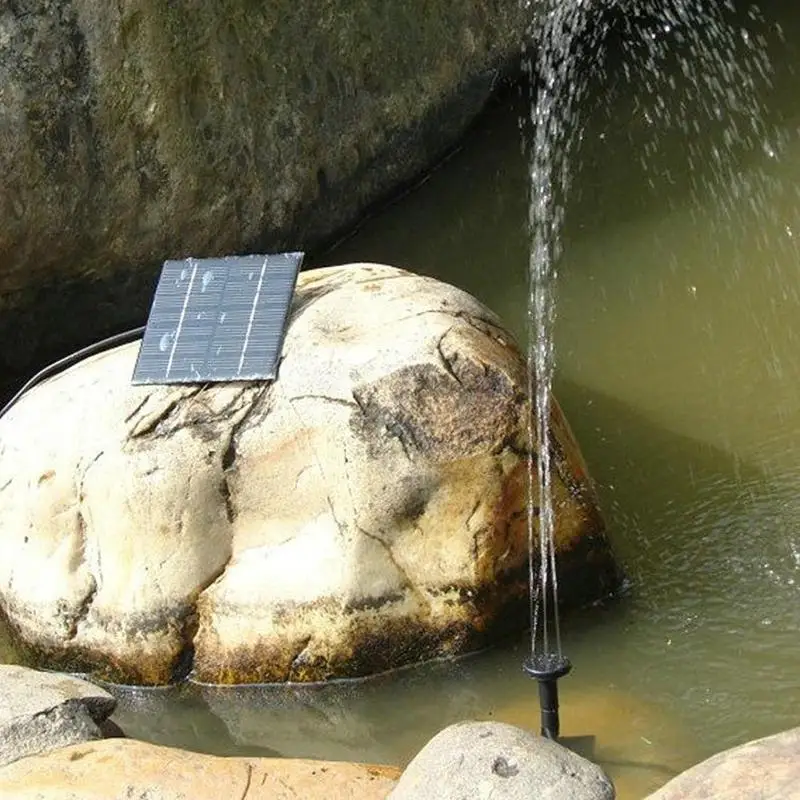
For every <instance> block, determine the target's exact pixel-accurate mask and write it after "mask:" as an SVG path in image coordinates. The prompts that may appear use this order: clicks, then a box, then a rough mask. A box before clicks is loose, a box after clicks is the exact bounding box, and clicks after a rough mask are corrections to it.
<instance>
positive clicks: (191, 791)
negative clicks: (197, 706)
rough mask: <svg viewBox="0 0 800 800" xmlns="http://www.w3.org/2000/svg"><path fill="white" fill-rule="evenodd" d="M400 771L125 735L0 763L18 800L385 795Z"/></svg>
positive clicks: (4, 783) (352, 799) (4, 790)
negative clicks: (225, 754) (216, 750)
mask: <svg viewBox="0 0 800 800" xmlns="http://www.w3.org/2000/svg"><path fill="white" fill-rule="evenodd" d="M398 775H399V770H397V769H395V768H393V767H384V766H372V765H369V764H347V763H337V762H325V761H302V760H297V761H291V760H284V759H274V758H220V757H218V756H210V755H205V754H202V753H191V752H188V751H186V750H178V749H175V748H171V747H159V746H157V745H152V744H146V743H145V742H137V741H134V740H129V739H115V740H106V741H101V742H91V743H86V744H81V745H74V746H72V747H66V748H64V749H62V750H57V751H56V752H53V753H50V754H48V755H45V756H38V757H31V758H26V759H23V760H22V761H17V762H16V763H15V764H11V765H10V766H7V767H5V768H0V797H4V798H5V797H8V798H12V797H13V798H15V800H27V799H28V798H29V799H30V800H34V799H35V800H108V798H110V797H115V798H117V797H118V798H122V797H126V798H128V797H130V798H133V797H137V798H147V800H177V798H192V800H221V798H242V800H294V798H299V797H302V798H309V800H315V798H319V800H338V798H342V800H345V798H347V800H383V798H385V797H386V795H387V794H388V792H389V791H390V790H391V788H392V787H393V786H394V784H395V780H396V778H397V776H398Z"/></svg>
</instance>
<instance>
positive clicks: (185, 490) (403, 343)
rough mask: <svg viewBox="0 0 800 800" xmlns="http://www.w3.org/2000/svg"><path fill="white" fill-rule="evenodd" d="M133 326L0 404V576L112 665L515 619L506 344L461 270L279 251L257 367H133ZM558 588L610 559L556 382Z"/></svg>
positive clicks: (138, 666)
mask: <svg viewBox="0 0 800 800" xmlns="http://www.w3.org/2000/svg"><path fill="white" fill-rule="evenodd" d="M137 349H138V345H132V346H127V347H123V348H119V349H117V350H115V351H112V352H109V353H106V354H103V355H100V356H96V357H94V358H92V359H89V360H87V361H86V362H84V363H83V364H81V365H78V366H76V367H74V368H73V369H71V370H69V371H68V372H66V373H63V374H62V375H60V376H58V377H56V378H54V379H52V380H50V381H48V382H47V383H46V384H45V385H42V386H40V387H37V388H36V389H34V390H33V391H32V392H31V393H30V394H29V395H27V396H26V397H25V398H24V399H23V400H22V401H21V402H20V403H19V404H18V405H17V406H15V407H14V408H13V409H12V410H11V412H10V413H9V414H8V415H6V416H5V417H4V418H2V419H0V498H2V503H0V602H2V604H3V608H4V610H5V612H6V614H7V616H8V618H9V620H10V622H11V624H12V625H14V627H15V628H16V629H17V631H18V632H19V633H20V635H21V638H22V639H23V640H25V641H27V642H28V643H29V644H31V645H33V646H34V647H35V649H36V650H37V651H38V652H40V653H41V654H43V655H44V656H45V657H47V658H48V659H49V663H54V661H55V662H57V661H58V660H59V659H76V660H77V661H79V662H80V663H82V664H89V665H95V666H97V665H99V666H101V667H103V668H104V669H105V671H106V673H107V674H108V675H109V676H112V677H116V679H117V680H121V681H122V682H142V683H164V682H168V681H170V680H171V679H172V678H174V677H176V676H179V675H182V674H185V673H186V671H187V670H188V669H189V668H190V666H192V664H191V663H190V659H191V658H192V657H193V669H194V676H195V677H196V678H197V679H198V680H200V681H203V682H211V683H239V682H270V681H287V680H291V681H317V680H325V679H328V678H333V677H356V676H362V675H368V674H373V673H376V672H380V671H383V670H387V669H390V668H394V667H398V666H401V665H404V664H409V663H413V662H417V661H422V660H425V659H429V658H432V657H439V656H447V655H452V654H457V653H463V652H467V651H469V650H472V649H476V648H479V647H482V646H485V645H486V644H488V643H490V642H492V641H494V640H495V639H496V638H497V637H499V636H501V635H503V634H505V633H507V632H509V631H510V630H518V629H521V628H523V627H525V626H526V624H527V619H528V617H527V599H526V597H527V533H526V490H527V480H526V455H525V453H526V425H525V417H526V413H527V409H528V406H527V403H526V400H525V386H526V380H525V364H524V360H523V358H522V355H521V354H520V351H519V349H518V348H517V346H516V345H515V343H514V342H513V340H512V338H511V337H510V335H509V334H508V333H507V332H506V331H505V330H504V329H503V328H502V326H501V325H500V323H499V321H498V320H497V319H496V318H495V317H494V316H493V315H492V314H491V313H490V312H489V311H488V310H487V309H486V308H485V307H483V306H482V305H480V304H479V303H478V302H477V301H475V300H474V299H473V298H472V297H470V296H469V295H467V294H466V293H464V292H462V291H460V290H458V289H455V288H453V287H451V286H448V285H446V284H443V283H440V282H438V281H435V280H432V279H429V278H423V277H419V276H416V275H413V274H411V273H407V272H403V271H401V270H396V269H394V268H391V267H384V266H376V265H350V266H345V267H336V268H329V269H324V270H317V271H314V272H311V273H304V274H303V275H301V277H300V281H299V285H298V291H297V294H296V298H295V305H294V308H293V311H292V315H291V320H290V325H289V329H288V332H287V338H286V342H285V347H284V353H283V360H282V363H281V367H280V375H279V379H278V381H277V382H276V383H274V384H262V383H259V384H245V385H241V384H229V385H211V386H182V387H174V386H173V387H155V388H154V387H132V386H130V375H131V371H132V368H133V362H134V359H135V357H136V353H137ZM552 429H553V433H554V444H553V456H554V458H553V462H554V464H555V470H556V476H555V479H554V487H555V495H556V505H557V509H558V514H557V519H558V527H557V531H556V538H557V548H558V550H559V552H560V566H561V567H562V578H561V587H562V589H561V596H562V598H563V599H564V600H565V602H566V603H568V604H569V603H572V604H575V603H579V602H585V601H587V600H591V599H594V598H596V597H598V596H600V595H603V594H605V593H607V592H608V591H609V590H610V589H611V588H612V587H613V585H614V581H615V579H616V577H617V572H616V569H615V566H614V562H613V559H612V557H611V554H610V550H609V548H608V543H607V541H606V539H605V535H604V528H603V522H602V519H601V517H600V515H599V512H598V510H597V505H596V501H595V497H594V493H593V490H592V487H591V484H590V482H589V479H588V477H587V476H586V472H585V467H584V465H583V463H582V460H581V457H580V453H579V452H578V449H577V445H576V443H575V441H574V439H573V437H572V435H571V433H570V431H569V428H568V427H567V425H566V422H565V420H564V419H563V417H562V415H561V413H560V411H559V410H558V408H557V407H556V408H555V409H554V412H553V417H552Z"/></svg>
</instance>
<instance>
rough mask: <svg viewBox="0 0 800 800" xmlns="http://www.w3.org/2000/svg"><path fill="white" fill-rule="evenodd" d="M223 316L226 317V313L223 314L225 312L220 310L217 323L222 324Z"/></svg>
mask: <svg viewBox="0 0 800 800" xmlns="http://www.w3.org/2000/svg"><path fill="white" fill-rule="evenodd" d="M225 317H226V314H225V312H224V311H223V312H222V313H221V314H220V315H219V324H220V325H222V323H223V322H225Z"/></svg>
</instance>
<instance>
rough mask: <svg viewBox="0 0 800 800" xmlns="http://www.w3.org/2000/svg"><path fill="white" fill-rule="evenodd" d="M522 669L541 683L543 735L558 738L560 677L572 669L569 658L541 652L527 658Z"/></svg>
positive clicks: (540, 707) (540, 698)
mask: <svg viewBox="0 0 800 800" xmlns="http://www.w3.org/2000/svg"><path fill="white" fill-rule="evenodd" d="M522 669H523V670H525V672H526V673H527V674H528V675H530V677H531V678H535V679H536V680H537V682H538V683H539V709H540V711H541V720H542V736H545V737H546V738H548V739H558V734H559V732H560V731H559V728H560V726H559V719H558V683H557V681H558V679H559V678H563V677H564V675H566V674H567V673H568V672H569V671H570V670H571V669H572V664H570V662H569V659H567V658H565V657H564V656H562V655H560V654H558V653H541V654H538V655H532V656H531V657H530V658H527V659H526V660H525V661H524V662H523V664H522Z"/></svg>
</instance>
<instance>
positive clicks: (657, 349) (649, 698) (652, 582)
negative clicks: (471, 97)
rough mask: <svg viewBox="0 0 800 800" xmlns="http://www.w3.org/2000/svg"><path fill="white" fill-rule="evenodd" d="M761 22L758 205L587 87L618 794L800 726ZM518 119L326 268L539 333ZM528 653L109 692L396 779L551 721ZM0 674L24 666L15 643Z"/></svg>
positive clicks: (491, 130) (138, 706) (623, 104)
mask: <svg viewBox="0 0 800 800" xmlns="http://www.w3.org/2000/svg"><path fill="white" fill-rule="evenodd" d="M762 9H763V13H764V17H765V19H766V20H768V21H770V20H771V21H774V22H779V23H780V26H781V27H782V30H783V36H779V35H778V34H777V32H776V31H775V27H774V25H768V26H767V27H770V29H771V31H772V33H771V35H770V39H769V42H768V47H769V50H770V56H771V59H772V61H773V64H774V67H775V69H776V78H775V86H774V89H773V90H772V91H771V92H769V93H768V94H766V95H765V96H764V100H765V103H766V105H767V107H768V109H769V114H770V120H769V121H770V124H772V125H774V126H775V127H776V129H777V130H778V131H779V132H780V134H781V136H779V137H777V138H776V139H775V140H774V141H769V142H765V143H764V147H763V148H762V149H760V150H759V151H758V153H752V152H749V153H746V152H742V153H741V154H740V155H739V157H738V159H739V160H738V161H735V162H733V164H732V166H733V170H734V172H736V173H738V175H739V177H740V183H739V185H740V186H747V187H748V190H747V191H740V192H739V194H738V196H737V195H735V194H732V193H730V192H725V191H722V190H720V189H719V187H717V188H716V189H712V188H711V185H712V184H711V178H712V175H711V170H710V167H709V172H708V174H707V175H706V174H704V173H703V165H702V164H697V163H696V164H695V165H694V168H693V169H692V170H691V171H690V170H689V169H687V167H686V165H685V157H684V156H685V150H686V146H687V145H686V142H685V141H684V140H683V138H682V134H681V132H676V131H672V132H670V131H659V132H658V133H659V143H660V147H659V150H658V152H657V153H655V154H654V153H653V151H652V142H653V130H652V128H651V126H648V125H647V124H645V123H644V122H643V121H642V118H641V109H640V108H638V107H637V104H636V103H635V102H634V100H633V97H632V95H630V88H629V87H628V86H627V85H622V84H619V85H617V84H616V83H615V82H614V80H613V72H612V74H611V76H610V78H611V79H610V80H609V76H606V78H605V79H604V80H603V81H600V80H598V81H597V85H596V86H594V87H593V88H592V90H591V91H590V93H589V95H588V98H589V99H588V101H587V102H589V105H590V106H591V111H590V113H589V116H588V120H587V125H586V131H585V135H584V137H583V143H582V146H581V148H580V152H579V158H578V164H577V171H576V175H575V178H574V184H573V188H574V192H573V194H572V195H571V197H570V200H569V203H568V207H567V220H566V228H565V239H564V244H565V249H564V257H563V261H562V263H561V267H560V279H559V286H558V311H557V314H558V319H557V327H556V339H555V343H556V359H557V374H556V396H557V398H558V400H559V402H560V403H561V405H562V407H563V408H564V410H565V412H566V414H567V417H568V419H569V420H570V422H571V424H572V427H573V429H574V431H575V434H576V436H577V439H578V441H579V442H580V444H581V448H582V450H583V453H584V455H585V456H586V459H587V461H588V463H589V467H590V471H591V473H592V475H593V477H594V479H595V481H596V482H597V484H598V487H599V491H600V497H601V502H602V506H603V510H604V512H605V515H606V519H607V522H608V527H609V532H610V536H611V540H612V542H613V545H614V548H615V550H616V552H617V554H618V556H619V559H620V561H621V563H622V564H623V566H624V568H625V570H626V571H627V574H628V575H629V578H630V587H629V590H628V591H627V592H626V593H625V595H624V596H623V597H621V598H619V599H618V600H617V601H616V602H614V603H613V604H611V605H607V606H603V607H597V608H593V609H588V610H586V611H584V612H580V613H578V614H573V615H570V616H569V617H567V619H566V620H564V621H563V624H562V635H563V642H564V645H563V646H564V652H565V654H566V655H568V656H569V657H570V659H571V660H572V662H573V664H574V670H573V673H572V674H571V675H570V676H569V677H568V678H566V679H564V680H563V681H562V682H561V693H562V709H563V710H562V729H563V731H564V733H565V734H566V735H568V736H573V735H582V734H590V735H594V736H595V737H596V738H595V741H594V746H593V748H592V750H591V753H592V754H593V756H594V757H595V758H596V759H597V760H598V761H599V762H600V763H601V764H603V766H604V767H606V769H607V770H608V771H609V773H610V774H611V775H612V776H613V777H614V778H615V780H616V781H617V782H618V786H619V790H620V793H619V796H620V797H623V798H625V797H629V798H636V797H641V796H643V795H644V794H646V793H647V792H648V791H651V790H652V789H654V788H655V787H657V786H658V785H660V784H662V783H663V782H665V781H666V780H667V779H668V778H669V777H670V776H671V775H673V774H675V773H676V772H677V771H679V770H680V769H682V768H685V767H686V766H688V765H689V764H691V763H693V762H695V761H698V760H700V759H702V758H704V757H706V756H708V755H710V754H712V753H713V752H716V751H718V750H720V749H723V748H726V747H729V746H732V745H734V744H737V743H740V742H743V741H746V740H748V739H751V738H754V737H757V736H762V735H767V734H770V733H773V732H777V731H779V730H782V729H786V728H789V727H793V726H796V725H798V724H800V669H798V664H800V492H798V488H800V347H799V346H798V345H800V252H798V243H800V195H799V194H798V188H797V187H800V128H799V127H798V126H800V93H798V92H797V91H796V88H795V86H794V72H795V69H796V68H797V67H798V66H800V51H798V49H797V47H796V46H795V45H794V44H793V43H794V42H800V7H794V8H792V7H791V4H787V3H779V2H770V3H765V4H762ZM674 102H680V99H679V98H674ZM519 111H520V109H519V108H518V107H517V104H516V101H513V100H509V101H506V102H504V103H503V104H501V105H500V106H498V107H497V108H495V109H494V110H493V111H492V112H490V113H489V114H487V115H486V117H485V118H484V119H483V120H482V122H481V124H480V125H479V126H478V127H477V129H476V130H475V131H474V132H473V134H472V135H471V136H470V137H469V138H468V139H467V141H466V142H465V144H464V147H463V148H462V149H461V150H460V151H459V152H458V153H456V154H455V155H454V156H453V157H452V158H450V159H449V160H448V161H447V163H446V164H445V165H444V166H442V167H441V168H440V169H439V170H437V171H436V172H435V173H433V174H432V175H431V176H430V177H429V178H428V180H427V181H426V182H425V183H424V184H423V185H422V186H420V187H419V188H417V189H416V190H415V191H414V192H413V193H410V194H409V195H407V196H406V197H404V198H403V199H402V200H400V201H399V202H397V203H395V204H394V205H393V206H392V207H391V208H389V209H387V210H385V211H384V212H382V213H381V214H379V215H376V216H375V217H373V218H372V219H370V220H368V221H367V222H366V223H365V224H364V225H363V226H362V227H361V228H360V230H359V231H358V232H357V233H356V235H355V236H353V237H352V238H350V239H348V240H347V241H345V242H344V243H342V244H340V245H339V246H338V247H337V248H336V249H335V250H334V251H332V252H329V253H327V254H325V256H324V257H321V258H319V259H318V260H317V263H319V264H323V263H325V264H330V263H341V262H345V261H354V260H364V261H379V262H386V263H391V264H395V265H397V266H403V267H407V268H409V269H412V270H414V271H417V272H421V273H425V274H429V275H433V276H435V277H437V278H440V279H443V280H446V281H449V282H451V283H454V284H456V285H458V286H461V287H462V288H464V289H466V290H468V291H470V292H472V293H473V294H475V295H476V296H477V297H478V298H480V299H481V300H482V301H484V302H485V303H486V304H487V305H488V306H489V307H491V308H492V309H493V310H494V311H495V312H497V313H498V314H499V315H500V316H501V317H502V318H503V319H504V320H505V321H506V322H507V324H508V325H509V326H510V327H511V328H512V329H513V330H515V331H516V332H517V333H518V334H519V335H520V336H522V335H523V334H524V330H525V313H526V299H527V289H526V282H527V276H526V274H525V270H526V268H527V237H526V234H525V228H524V224H525V218H526V213H527V208H526V202H527V199H526V198H527V187H526V170H525V163H524V159H523V157H522V155H521V153H520V145H519V131H518V124H517V119H518V114H519ZM778 142H780V146H778V144H777V143H778ZM643 161H644V162H645V165H643V164H642V162H643ZM704 187H708V190H707V191H705V190H704ZM527 649H528V646H527V642H526V641H525V638H524V637H520V638H519V639H518V640H516V641H512V642H509V643H508V644H507V645H506V646H504V647H499V648H496V649H493V650H491V651H489V652H486V653H482V654H478V655H476V656H473V657H470V658H465V659H462V660H461V661H458V662H456V663H452V664H431V665H426V666H423V667H420V668H416V669H412V670H408V671H404V672H400V673H397V674H395V675H389V676H383V677H380V678H377V679H374V680H371V681H367V682H364V683H359V684H338V685H332V686H328V687H324V688H320V689H314V688H305V689H303V688H289V689H280V690H270V689H263V688H253V689H246V690H235V691H234V690H221V689H207V690H204V689H200V688H197V687H181V688H178V689H170V690H158V691H142V690H135V689H134V690H117V691H118V693H119V695H120V697H121V707H120V710H119V712H118V714H117V718H118V719H119V721H120V724H121V725H122V726H123V727H124V728H125V729H126V730H127V731H128V732H129V733H130V734H131V735H136V736H140V737H142V738H148V739H151V740H153V741H158V742H163V743H170V744H176V745H179V746H184V747H189V748H193V749H199V750H205V751H211V752H217V753H223V754H233V753H238V754H244V753H253V754H281V755H287V756H304V757H320V758H345V759H353V760H370V761H379V762H394V763H401V764H402V763H404V762H405V761H406V760H407V759H408V758H410V757H411V755H413V753H414V752H415V751H416V750H418V749H419V747H420V746H422V744H424V742H425V741H426V740H427V738H429V737H430V736H431V735H432V734H433V733H434V732H435V731H436V730H438V729H440V728H441V727H443V726H444V725H446V724H447V723H449V722H452V721H455V720H458V719H464V718H474V717H484V718H495V719H502V720H507V721H509V722H515V723H518V724H524V725H528V726H530V727H532V728H534V729H535V728H536V727H537V726H538V709H537V705H536V698H535V686H534V685H532V683H531V682H530V681H529V680H528V679H526V678H525V677H524V675H523V674H522V671H521V662H522V660H523V658H524V657H525V655H526V653H527ZM0 658H5V659H11V658H13V653H12V652H11V651H10V649H9V648H8V647H7V645H6V644H5V643H4V641H3V640H2V638H0Z"/></svg>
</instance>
